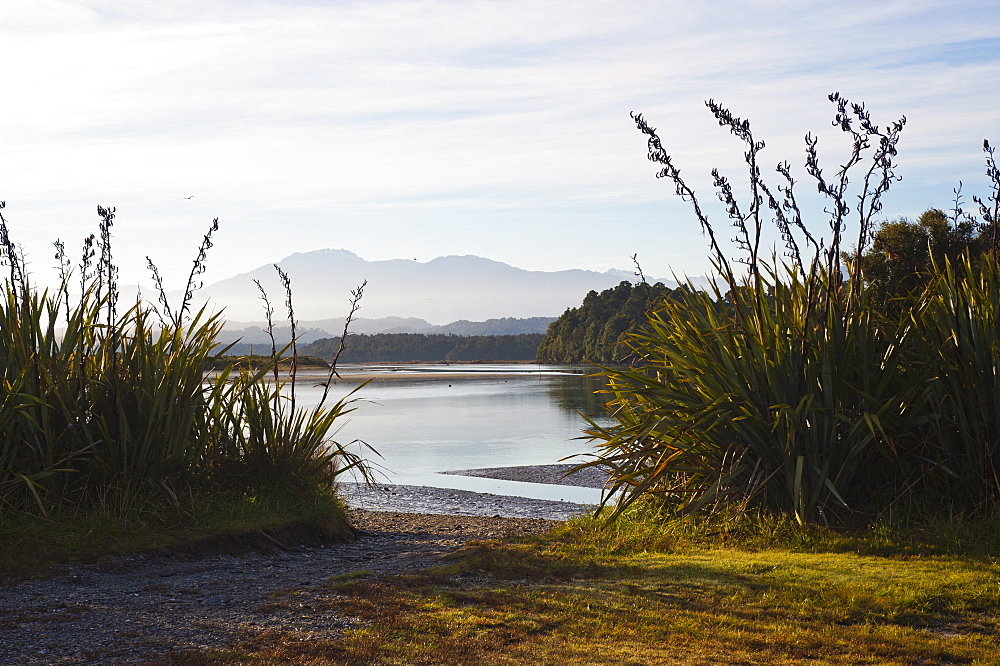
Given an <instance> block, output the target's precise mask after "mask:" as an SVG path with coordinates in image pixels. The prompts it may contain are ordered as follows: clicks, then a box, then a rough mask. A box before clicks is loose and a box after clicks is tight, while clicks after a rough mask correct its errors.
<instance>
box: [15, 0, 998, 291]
mask: <svg viewBox="0 0 1000 666" xmlns="http://www.w3.org/2000/svg"><path fill="white" fill-rule="evenodd" d="M997 34H1000V15H998V13H997V12H996V10H995V4H994V3H993V2H992V0H991V1H990V2H927V1H924V2H913V1H907V2H879V3H870V2H860V1H849V2H839V3H828V2H809V1H805V2H804V1H801V0H800V1H796V2H792V1H787V2H786V1H777V0H775V1H760V2H750V1H742V2H737V1H733V0H729V1H724V2H716V3H689V2H627V1H619V2H553V3H538V2H506V1H494V2H476V1H472V2H458V1H444V0H434V1H431V0H425V1H417V2H402V1H400V2H338V3H328V2H296V1H286V2H242V1H239V2H238V1H235V0H234V1H232V2H224V1H218V0H216V1H212V0H208V1H199V2H181V3H162V2H133V3H119V2H110V1H109V2H96V1H94V2H68V1H67V2H56V1H52V0H50V1H47V2H45V1H42V2H38V1H32V2H19V1H16V0H15V1H12V2H7V3H5V4H4V6H3V8H2V9H0V62H3V63H4V65H3V70H2V71H3V77H2V81H3V88H2V90H0V93H2V94H3V99H4V103H3V104H2V105H0V145H2V146H3V151H2V153H0V197H2V198H5V199H7V201H8V204H9V208H8V213H9V217H10V218H11V219H12V225H13V227H14V228H13V231H14V234H15V236H17V237H18V238H20V239H21V240H24V242H25V243H26V245H27V246H28V249H29V252H31V253H32V254H33V255H35V256H38V257H43V256H46V254H47V252H48V251H47V250H46V249H44V248H45V247H47V243H48V242H51V240H53V239H54V236H55V235H63V236H66V235H68V234H73V235H77V236H82V234H83V233H84V232H85V231H88V230H89V226H88V224H89V222H88V216H89V215H90V210H91V209H92V207H93V206H94V205H96V204H97V203H104V204H109V203H112V204H113V203H117V205H118V207H119V214H120V220H121V222H120V224H119V226H118V234H119V236H118V240H119V242H120V243H121V246H122V248H123V250H124V256H127V257H130V258H131V257H133V256H134V258H135V259H134V261H131V259H130V262H131V263H129V264H128V265H126V266H124V267H123V268H124V269H125V270H126V272H127V274H129V275H131V276H132V279H138V278H139V276H141V275H142V266H143V265H144V260H143V259H142V256H143V255H144V254H146V253H154V254H155V255H158V256H157V257H156V258H157V259H158V261H160V262H161V263H162V264H164V265H165V266H166V267H167V271H168V272H169V269H170V266H172V265H174V266H178V267H180V266H181V264H182V263H183V262H186V261H188V260H189V258H188V256H187V255H188V253H189V249H190V248H189V247H188V246H189V245H193V244H194V243H196V242H197V238H198V235H199V233H200V232H201V230H202V229H201V227H203V226H204V225H205V224H206V223H207V221H208V220H209V219H211V217H214V216H220V217H221V218H222V222H223V230H222V231H221V232H220V234H219V243H218V244H217V247H216V248H215V250H213V252H215V254H214V255H213V257H212V258H211V259H210V266H211V268H212V271H213V272H212V274H210V276H209V277H210V278H211V275H215V276H216V277H220V278H221V277H224V276H225V275H227V274H229V273H233V272H236V271H237V270H245V269H248V268H250V267H252V266H255V265H258V264H260V263H264V262H267V261H272V260H274V259H277V258H280V256H282V255H283V254H287V253H290V252H292V251H296V250H299V251H304V250H310V249H315V248H319V247H346V248H348V249H351V250H353V251H355V252H357V253H358V254H360V255H362V256H365V257H366V258H371V259H377V258H388V257H392V256H406V257H410V256H415V255H416V256H419V257H420V258H430V257H432V256H436V255H437V254H447V253H456V254H467V253H478V254H488V255H489V256H491V257H493V258H496V259H500V260H504V261H508V262H510V263H514V264H516V265H520V266H523V267H525V268H532V269H546V268H548V269H558V268H567V267H571V266H576V265H583V264H586V265H587V266H588V267H595V268H602V269H603V268H608V267H611V266H613V265H615V266H623V265H625V264H626V263H627V261H628V256H629V255H631V254H632V253H633V252H636V251H638V252H640V254H641V255H642V256H644V261H645V262H646V264H647V266H648V268H647V270H648V271H649V272H651V273H654V274H665V273H667V272H668V270H669V269H668V266H673V267H675V268H677V269H678V270H681V271H688V272H700V271H703V270H705V268H706V267H707V261H706V260H705V259H704V257H705V252H704V245H703V241H702V239H700V238H699V236H698V230H697V227H696V225H695V224H694V223H693V221H692V220H691V219H690V215H689V214H688V213H687V211H686V209H685V207H684V206H683V204H681V203H680V202H677V201H675V200H673V199H672V198H671V192H670V189H669V188H668V187H666V186H665V185H664V184H663V183H658V182H655V181H654V180H653V178H652V173H653V171H654V169H653V168H652V166H651V165H649V164H648V163H646V162H645V161H644V159H643V158H644V144H643V140H642V137H641V136H640V135H638V133H637V132H635V130H634V128H633V126H632V125H631V122H630V120H629V118H628V112H629V111H633V110H635V111H643V112H645V113H646V114H647V116H648V117H649V118H650V120H651V122H652V123H653V124H654V125H657V126H659V127H660V128H661V131H662V136H663V138H664V140H665V141H666V142H667V144H668V146H669V148H670V150H671V151H673V152H674V154H675V156H676V159H677V161H678V163H679V164H681V166H682V168H683V169H684V170H685V174H690V177H691V178H692V182H693V183H694V184H696V185H697V186H698V188H699V191H701V192H703V194H704V196H705V197H706V198H711V195H712V193H711V187H710V180H709V177H708V175H707V171H708V169H709V168H710V167H711V166H712V165H715V164H719V165H721V166H722V167H724V168H726V169H728V170H731V171H732V172H733V174H734V176H735V175H736V174H738V173H739V169H740V165H739V160H740V155H741V150H740V147H739V146H738V145H737V144H735V143H734V142H733V140H732V139H731V137H728V136H726V135H725V133H723V132H722V131H720V129H719V128H718V127H717V126H716V125H715V123H714V121H713V119H712V118H711V116H710V115H709V114H708V113H707V111H706V110H705V109H704V107H703V101H704V100H705V99H707V98H708V97H716V98H718V99H720V100H721V101H723V102H724V103H726V104H727V105H729V106H730V107H731V108H732V109H733V111H734V112H735V113H737V114H739V115H741V116H744V117H749V118H751V119H752V121H753V123H754V127H755V130H756V131H757V132H758V134H759V135H760V136H761V137H762V138H765V139H766V140H767V142H768V150H767V152H766V153H765V155H766V156H767V157H768V159H771V160H773V161H775V162H777V161H778V160H779V159H784V158H787V159H789V160H790V161H792V162H793V163H794V164H800V163H801V155H802V152H801V150H802V136H803V135H804V134H805V132H806V131H809V130H813V131H815V132H817V133H818V134H819V135H820V136H821V141H822V143H821V148H822V149H825V150H826V151H828V152H826V153H824V156H825V157H826V156H828V158H829V160H830V163H831V165H832V164H834V163H835V161H836V158H837V157H838V156H839V155H840V154H842V150H843V143H842V142H841V141H840V139H839V137H837V136H836V134H835V131H834V130H833V129H832V128H831V127H830V124H829V121H830V111H831V109H830V107H829V104H828V103H827V102H826V101H825V95H826V94H827V93H829V92H832V91H833V90H840V91H842V92H843V93H845V94H847V95H848V96H849V97H851V98H852V99H857V100H865V101H866V102H867V103H868V105H869V107H870V108H872V109H873V112H874V114H875V116H876V118H878V119H880V120H882V121H883V122H888V121H889V120H892V119H894V118H895V117H897V116H899V115H903V114H905V115H906V116H907V117H908V119H909V124H908V127H907V130H906V132H905V133H904V139H903V142H902V154H901V164H902V168H901V173H902V174H903V176H904V178H905V180H904V181H903V183H901V184H900V186H899V187H898V188H897V194H896V195H895V196H894V197H893V198H892V200H891V202H890V208H889V209H887V213H888V214H889V215H895V214H897V212H898V214H916V213H919V212H920V210H921V209H922V208H923V207H926V206H929V205H937V206H944V205H947V200H948V199H947V198H948V196H949V194H950V190H951V187H952V186H953V185H954V184H955V183H956V182H957V180H958V179H959V178H962V179H964V180H966V181H970V180H971V181H973V184H974V183H975V181H976V179H977V178H979V179H980V182H981V176H979V174H981V172H982V168H981V160H980V157H979V155H978V154H977V150H978V147H979V145H980V144H981V141H982V139H983V138H984V137H985V136H989V135H990V133H991V132H995V127H996V122H995V118H996V114H995V109H996V108H997V102H998V97H1000V93H998V92H997V86H996V82H997V81H998V80H1000V76H998V75H1000V41H998V39H997V38H996V37H995V35H997ZM998 140H1000V138H998ZM838 151H841V152H838ZM191 195H194V198H193V199H190V200H188V199H184V197H188V196H191ZM227 225H228V226H227ZM227 228H229V229H231V230H232V231H231V232H230V233H229V234H228V235H227V233H226V230H227ZM213 260H214V263H213ZM39 261H40V262H41V261H42V260H39ZM42 263H44V262H42ZM42 268H43V267H39V270H41V269H42ZM176 272H178V273H180V272H181V269H180V268H178V269H177V271H176Z"/></svg>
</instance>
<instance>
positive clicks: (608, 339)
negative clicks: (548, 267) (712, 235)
mask: <svg viewBox="0 0 1000 666" xmlns="http://www.w3.org/2000/svg"><path fill="white" fill-rule="evenodd" d="M683 289H684V287H679V288H677V289H670V288H669V287H666V286H664V285H663V284H661V283H657V284H655V285H649V284H644V283H643V284H637V285H633V284H632V283H631V282H622V283H621V284H619V285H618V286H617V287H614V288H612V289H605V290H604V291H602V292H601V293H597V292H596V291H591V292H590V293H589V294H587V296H586V298H584V299H583V305H581V306H580V307H578V308H570V309H568V310H566V312H564V313H563V315H562V316H561V317H559V318H558V319H556V320H555V321H554V322H552V324H550V325H549V330H548V332H546V334H545V337H544V338H543V339H542V342H541V344H540V345H539V346H538V360H539V362H541V363H582V362H584V361H589V362H592V363H611V364H614V363H626V362H628V360H629V357H630V355H631V352H630V350H629V348H628V346H627V345H625V344H623V343H622V335H623V334H624V333H625V332H626V331H629V330H632V329H633V327H634V326H635V324H636V323H637V322H643V321H646V318H647V316H646V315H647V313H648V312H649V310H650V308H651V307H653V306H655V305H657V304H659V303H662V302H663V301H664V300H665V299H668V298H671V297H673V296H675V295H677V294H679V293H680V292H681V291H682V290H683Z"/></svg>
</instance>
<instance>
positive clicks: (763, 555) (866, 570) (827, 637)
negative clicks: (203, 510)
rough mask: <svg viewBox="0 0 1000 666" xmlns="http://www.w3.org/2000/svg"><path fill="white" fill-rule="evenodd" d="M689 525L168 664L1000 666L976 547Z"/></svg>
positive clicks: (384, 599)
mask: <svg viewBox="0 0 1000 666" xmlns="http://www.w3.org/2000/svg"><path fill="white" fill-rule="evenodd" d="M689 527H690V529H689V530H688V532H687V534H686V536H685V534H681V533H677V534H676V538H673V539H665V540H661V541H660V542H659V544H658V547H656V548H652V547H651V546H652V545H653V544H651V543H650V541H649V540H648V535H649V534H650V524H649V522H648V521H645V520H644V519H641V518H640V519H634V518H623V519H622V520H620V521H619V523H618V524H617V526H616V527H615V528H614V529H615V530H617V533H616V534H614V535H611V536H607V533H606V532H603V531H602V532H601V533H602V534H605V540H603V541H602V540H601V539H597V540H595V538H594V534H595V530H597V526H596V523H595V522H594V521H593V519H583V520H578V521H574V522H571V523H568V524H567V525H565V526H563V527H561V528H559V529H557V530H555V531H554V532H550V533H548V534H545V535H541V536H535V537H529V538H527V539H523V540H519V541H516V542H507V543H502V542H482V543H473V544H470V545H469V546H467V547H465V548H464V549H462V550H461V551H459V553H458V554H457V555H456V556H455V557H454V558H453V561H452V562H451V563H449V564H447V565H445V566H442V567H437V568H436V569H432V570H429V571H426V572H423V573H419V574H415V575H406V576H398V577H395V578H392V579H386V580H379V579H375V578H368V577H367V576H366V575H365V574H366V572H360V573H359V575H358V576H356V577H352V576H340V577H338V578H337V579H336V580H332V581H330V583H329V584H328V585H327V587H326V589H325V590H324V591H322V592H320V593H318V594H314V596H313V598H311V599H309V601H308V603H305V604H303V603H302V602H301V600H299V599H295V600H292V599H289V600H287V601H284V602H283V601H282V600H277V601H274V602H272V604H271V605H270V607H269V610H273V611H280V610H286V611H287V610H289V609H298V610H297V611H296V612H300V613H302V612H311V613H322V614H324V617H331V616H332V617H335V618H337V619H338V620H341V621H343V626H344V629H343V630H342V631H341V632H340V633H339V635H335V636H334V637H327V638H315V637H307V636H305V635H299V634H298V633H297V632H296V631H295V629H294V627H293V628H290V629H288V630H287V631H283V632H274V631H272V632H268V633H263V634H258V635H256V636H253V637H251V638H250V639H249V640H248V641H246V642H245V643H244V644H242V645H240V646H238V647H237V648H234V649H232V650H226V651H215V652H211V653H184V654H177V655H174V656H172V657H170V658H169V661H168V662H167V663H177V664H287V663H295V664H719V663H725V664H732V663H741V664H755V663H768V664H771V663H775V664H792V663H806V662H808V663H822V664H858V663H872V664H914V663H966V664H990V663H1000V657H998V655H1000V638H998V636H1000V619H998V616H997V611H998V609H1000V562H998V561H997V559H996V557H995V556H994V555H991V554H988V553H987V552H986V551H985V550H983V547H985V546H986V545H985V544H984V543H978V544H977V545H975V546H974V547H973V548H972V550H971V551H965V550H962V549H959V550H955V548H954V544H952V546H948V545H946V544H947V543H948V538H947V537H946V538H944V539H934V538H930V539H924V540H921V539H920V538H919V535H918V534H917V533H916V532H915V531H913V530H890V529H887V528H883V529H882V530H881V531H878V530H876V531H866V532H864V533H860V534H856V535H850V534H842V535H839V536H838V535H834V534H833V533H830V532H828V533H826V534H825V536H824V535H821V534H815V533H814V534H811V535H810V534H805V535H802V536H800V537H799V538H795V537H794V536H793V535H792V531H794V530H796V529H802V528H797V527H789V531H788V533H787V534H786V536H785V537H784V538H780V539H778V541H777V542H776V543H774V544H772V545H770V546H767V545H766V544H764V543H763V542H762V541H758V542H754V541H753V539H749V540H748V541H747V544H748V545H747V546H746V547H742V546H739V545H736V544H733V543H730V542H728V541H727V540H726V539H725V538H722V537H719V535H718V534H716V536H714V537H713V536H709V535H711V534H713V533H712V532H710V531H708V530H706V529H704V528H705V526H704V525H694V526H689ZM811 529H812V528H805V531H806V532H808V531H810V530H811ZM770 530H771V527H770V526H764V528H763V529H761V530H759V533H760V535H761V537H763V534H765V533H767V532H768V531H770ZM713 539H714V541H713ZM918 543H923V544H924V545H923V546H922V548H923V551H924V552H925V554H914V553H915V552H916V551H917V550H920V549H921V548H915V545H916V544H918ZM876 545H878V546H879V549H880V550H881V551H883V554H879V555H876V554H870V552H871V551H873V550H875V548H874V546H876ZM890 551H892V552H890ZM992 552H993V553H996V552H997V551H996V550H993V551H992ZM283 603H286V604H287V605H288V608H287V609H283V607H282V604H283ZM303 609H308V610H303Z"/></svg>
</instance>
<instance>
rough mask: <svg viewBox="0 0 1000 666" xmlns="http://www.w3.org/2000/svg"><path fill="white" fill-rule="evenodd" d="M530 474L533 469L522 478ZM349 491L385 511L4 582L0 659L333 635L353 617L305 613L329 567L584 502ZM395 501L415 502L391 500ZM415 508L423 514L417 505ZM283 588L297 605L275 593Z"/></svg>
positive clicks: (379, 560)
mask: <svg viewBox="0 0 1000 666" xmlns="http://www.w3.org/2000/svg"><path fill="white" fill-rule="evenodd" d="M543 467H547V466H543ZM515 470H518V471H515V472H510V473H509V474H508V477H500V478H509V477H510V476H511V475H513V476H518V475H520V476H519V478H517V479H514V480H536V479H537V478H541V477H542V476H545V475H547V476H548V477H549V478H555V477H554V476H553V474H554V473H555V471H554V470H547V471H546V470H544V469H541V468H523V469H522V468H515ZM467 471H468V470H467ZM472 471H475V472H483V470H472ZM496 473H500V472H499V471H498V472H496ZM532 474H534V475H540V476H536V477H535V478H532V479H528V478H527V476H528V475H532ZM478 475H483V474H478ZM536 482H537V481H536ZM344 490H345V494H348V489H346V488H345V489H344ZM355 490H356V494H355V496H354V498H353V499H351V497H350V496H348V499H349V501H350V502H352V503H354V504H355V505H357V504H364V503H365V502H375V501H377V502H380V504H379V508H380V509H382V510H380V511H370V510H365V509H359V508H352V509H351V522H352V524H353V525H354V526H355V527H357V528H358V529H359V530H360V531H361V533H360V536H359V538H358V539H357V540H355V541H352V542H348V543H337V544H320V545H313V546H305V545H301V544H296V543H281V542H279V541H278V540H274V539H271V541H272V542H273V545H274V548H273V549H269V550H253V551H249V552H247V551H243V552H240V553H239V554H237V555H231V554H214V555H209V556H202V557H195V556H190V555H188V556H182V555H163V554H155V555H133V556H127V557H119V558H114V559H112V560H110V561H108V562H105V563H103V564H100V565H91V566H73V567H65V568H62V569H60V570H59V571H58V572H57V573H56V574H55V575H53V576H52V577H50V578H46V579H38V580H28V581H23V582H20V583H16V584H12V585H7V586H4V587H0V664H24V665H28V666H30V665H42V664H139V663H147V662H149V661H151V660H155V659H156V658H157V657H160V656H163V655H165V654H169V653H172V652H176V651H179V650H192V649H193V650H201V649H209V648H216V649H217V648H223V647H226V646H229V645H233V644H236V643H237V642H239V641H240V640H242V639H244V638H245V637H246V636H248V635H253V634H257V633H260V632H262V631H266V630H269V629H279V630H280V629H295V630H297V631H299V632H306V633H308V634H310V635H312V636H315V637H317V638H320V637H332V636H335V635H337V634H338V633H339V632H341V631H342V630H343V629H344V628H345V627H348V626H350V625H349V623H350V620H349V619H344V618H338V617H332V616H328V615H325V614H323V613H317V612H312V611H310V600H311V599H318V598H321V597H323V596H324V595H329V594H330V593H329V591H328V590H326V588H324V586H323V585H322V584H323V583H324V582H326V581H327V580H329V579H330V578H331V577H333V576H339V575H343V574H348V573H351V572H357V571H360V570H364V571H368V572H371V573H372V574H373V575H386V574H392V573H398V572H402V571H407V570H411V569H415V568H423V567H427V566H429V565H431V564H433V563H434V562H436V561H437V560H438V559H439V558H440V557H441V556H442V555H444V554H446V553H448V552H451V551H453V550H454V549H456V548H458V547H459V546H461V545H462V544H464V543H466V542H467V541H470V540H473V539H489V538H504V537H507V536H512V535H522V534H528V533H534V532H541V531H544V530H546V529H549V528H551V527H553V526H554V525H555V524H557V523H556V522H554V521H557V520H564V519H566V518H569V517H571V516H574V515H579V514H580V513H583V512H585V511H586V510H588V507H585V506H582V505H579V504H570V503H566V502H546V501H542V500H529V499H524V498H516V497H503V496H499V495H486V494H483V493H470V492H467V491H459V490H442V489H435V488H423V487H419V488H417V487H412V486H391V487H390V491H389V492H390V493H395V495H388V496H386V495H385V494H384V493H379V494H378V495H372V496H368V497H367V499H366V498H365V496H364V493H366V492H368V493H371V492H376V491H363V490H360V489H355ZM392 506H404V507H408V508H409V510H410V511H411V512H409V513H399V512H392V511H387V510H386V509H390V508H392ZM415 506H416V507H420V510H421V511H422V513H412V511H413V507H415ZM443 514H446V515H443ZM470 514H471V515H470ZM290 594H291V595H295V598H296V599H297V600H298V601H299V602H300V603H299V604H298V606H297V609H298V610H296V611H294V612H293V611H291V610H289V608H288V605H287V604H275V603H273V600H274V599H275V598H279V597H280V598H287V596H288V595H290Z"/></svg>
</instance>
